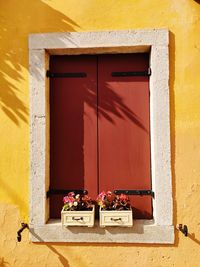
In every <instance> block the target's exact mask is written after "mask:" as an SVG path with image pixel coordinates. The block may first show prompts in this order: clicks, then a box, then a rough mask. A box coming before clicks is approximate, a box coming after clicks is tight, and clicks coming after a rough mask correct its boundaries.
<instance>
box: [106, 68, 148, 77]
mask: <svg viewBox="0 0 200 267" xmlns="http://www.w3.org/2000/svg"><path fill="white" fill-rule="evenodd" d="M111 75H112V77H130V76H150V75H151V68H148V70H147V71H119V72H112V73H111Z"/></svg>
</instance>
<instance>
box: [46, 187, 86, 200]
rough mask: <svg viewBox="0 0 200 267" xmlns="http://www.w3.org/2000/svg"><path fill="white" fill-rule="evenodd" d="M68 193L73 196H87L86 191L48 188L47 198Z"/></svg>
mask: <svg viewBox="0 0 200 267" xmlns="http://www.w3.org/2000/svg"><path fill="white" fill-rule="evenodd" d="M69 192H74V193H75V194H80V195H87V194H88V191H87V190H76V189H75V190H74V189H53V188H50V189H49V191H48V192H47V198H48V197H50V196H51V195H67V194H68V193H69Z"/></svg>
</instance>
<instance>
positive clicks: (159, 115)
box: [29, 29, 174, 244]
mask: <svg viewBox="0 0 200 267" xmlns="http://www.w3.org/2000/svg"><path fill="white" fill-rule="evenodd" d="M168 45H169V31H168V30H167V29H152V30H125V31H103V32H102V31H99V32H68V33H44V34H30V36H29V69H30V125H31V126H30V128H31V129H30V149H31V157H30V233H31V234H30V238H31V241H33V242H95V243H96V242H103V243H108V242H117V243H163V244H164V243H165V244H172V243H174V226H173V205H172V177H171V151H170V111H169V51H168V50H169V49H168ZM140 52H141V53H142V52H149V53H150V67H151V71H152V74H151V76H150V130H151V137H150V138H151V177H152V190H153V191H154V193H155V198H153V200H152V203H153V220H134V225H133V227H131V228H120V227H108V228H100V227H99V226H98V222H96V224H95V227H94V228H87V227H86V228H85V227H69V228H63V227H62V225H61V222H60V221H59V220H53V219H50V220H48V218H49V200H48V198H47V197H46V192H47V191H48V189H49V109H50V107H49V80H48V78H46V70H47V69H48V68H49V56H50V55H81V54H102V53H112V54H117V53H140Z"/></svg>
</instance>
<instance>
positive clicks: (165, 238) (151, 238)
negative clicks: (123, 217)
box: [30, 219, 174, 244]
mask: <svg viewBox="0 0 200 267" xmlns="http://www.w3.org/2000/svg"><path fill="white" fill-rule="evenodd" d="M30 232H31V241H32V242H71V243H73V242H74V243H86V242H87V243H161V244H173V243H174V227H173V226H172V225H170V226H169V225H162V226H161V225H155V223H154V221H152V220H134V221H133V227H105V228H100V227H99V222H98V221H97V220H96V222H95V226H94V227H75V226H74V227H63V226H62V224H61V221H60V220H53V219H51V220H49V221H48V223H47V224H45V225H37V226H34V227H30Z"/></svg>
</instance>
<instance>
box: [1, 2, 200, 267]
mask: <svg viewBox="0 0 200 267" xmlns="http://www.w3.org/2000/svg"><path fill="white" fill-rule="evenodd" d="M199 2H200V1H197V0H196V1H195V0H162V1H160V0H65V1H64V0H43V1H41V0H31V1H27V0H20V1H16V0H5V1H3V0H2V1H0V203H1V204H0V267H3V266H16V267H21V266H23V267H32V266H37V267H40V266H48V267H51V266H52V267H56V266H67V267H68V266H70V267H84V266H85V267H89V266H97V267H98V266H104V267H108V266H109V267H111V266H113V267H119V266H123V267H128V266H153V267H159V266H162V267H172V266H175V267H186V266H188V267H193V266H196V267H198V266H200V207H199V196H200V74H199V72H200V3H199ZM152 28H168V29H169V30H170V106H171V144H172V145H171V148H172V174H173V198H174V223H175V224H176V223H184V224H187V225H188V227H189V232H190V235H189V237H187V238H186V237H184V236H183V235H182V234H181V233H178V232H176V240H175V244H174V245H150V244H149V245H148V244H147V245H137V244H134V245H126V244H123V245H116V244H110V245H107V244H105V245H100V244H93V245H91V244H90V245H87V244H82V245H79V244H64V243H62V244H56V243H52V244H51V243H50V244H48V243H46V244H45V243H43V244H32V243H31V242H30V241H29V238H28V232H27V231H25V232H24V233H23V238H22V242H21V243H17V242H16V231H17V230H18V228H19V226H20V222H21V221H27V220H28V213H29V210H28V202H29V77H28V75H29V71H28V34H29V33H39V32H40V33H43V32H66V31H94V30H95V31H96V30H98V31H100V30H114V29H115V30H118V29H119V30H120V29H152ZM161 101H162V99H161Z"/></svg>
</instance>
